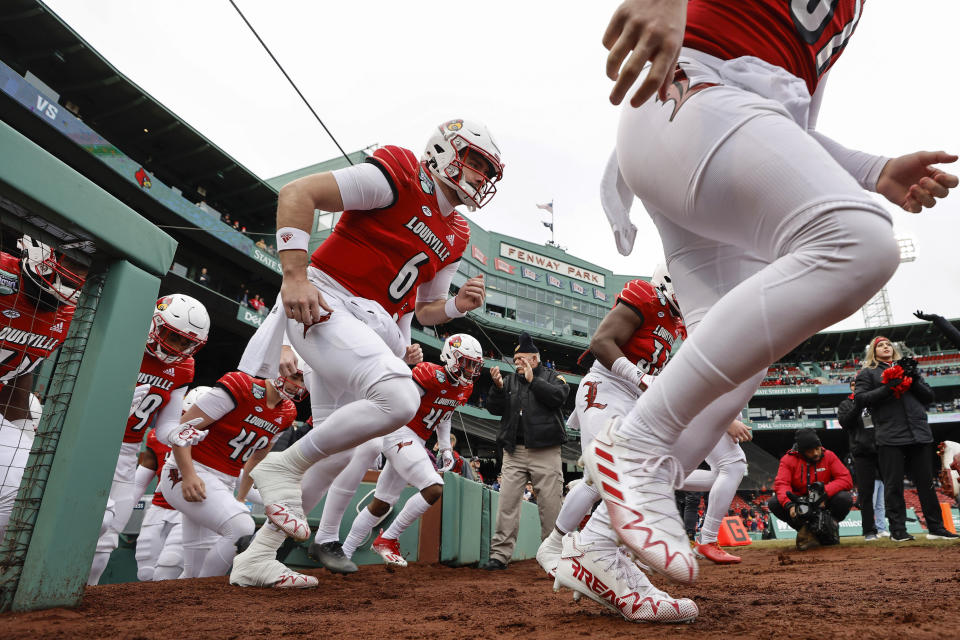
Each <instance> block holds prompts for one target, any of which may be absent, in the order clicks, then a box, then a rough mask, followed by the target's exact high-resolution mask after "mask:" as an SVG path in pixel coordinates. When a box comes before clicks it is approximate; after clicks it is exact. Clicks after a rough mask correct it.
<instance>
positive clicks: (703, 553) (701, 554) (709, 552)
mask: <svg viewBox="0 0 960 640" xmlns="http://www.w3.org/2000/svg"><path fill="white" fill-rule="evenodd" d="M693 553H694V554H696V556H697V557H698V558H706V559H707V560H709V561H710V562H713V563H714V564H738V563H739V562H740V556H735V555H733V554H732V553H727V552H726V551H724V550H723V549H721V548H720V545H719V544H717V543H716V542H706V543H701V544H696V545H694V547H693Z"/></svg>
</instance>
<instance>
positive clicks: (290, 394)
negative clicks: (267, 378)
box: [273, 347, 310, 402]
mask: <svg viewBox="0 0 960 640" xmlns="http://www.w3.org/2000/svg"><path fill="white" fill-rule="evenodd" d="M291 348H292V347H291ZM293 353H294V355H295V356H297V373H299V374H300V377H301V379H300V382H297V381H295V380H293V379H291V378H288V377H286V376H283V375H279V374H278V375H277V377H276V378H274V379H273V386H274V387H275V388H276V390H277V392H278V393H279V394H280V395H281V396H283V397H284V398H287V399H288V400H293V401H294V402H300V401H301V400H303V399H304V398H306V397H307V394H308V392H307V387H306V386H304V384H303V377H304V376H305V375H306V374H307V372H308V371H309V370H310V368H309V367H308V366H307V363H306V361H304V359H303V358H301V357H300V354H299V353H297V352H296V351H294V352H293Z"/></svg>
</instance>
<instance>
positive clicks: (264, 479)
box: [250, 453, 310, 541]
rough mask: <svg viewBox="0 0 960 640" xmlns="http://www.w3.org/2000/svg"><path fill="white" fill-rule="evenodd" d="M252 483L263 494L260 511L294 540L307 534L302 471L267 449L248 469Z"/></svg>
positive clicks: (308, 532)
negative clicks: (258, 460) (255, 464)
mask: <svg viewBox="0 0 960 640" xmlns="http://www.w3.org/2000/svg"><path fill="white" fill-rule="evenodd" d="M250 477H251V478H253V482H254V485H255V486H256V487H257V490H258V491H259V492H260V496H261V497H262V498H263V504H264V513H265V514H266V516H267V518H269V520H270V522H272V523H273V524H275V525H277V526H278V527H280V528H281V529H282V530H283V532H284V533H286V534H287V535H288V536H290V537H291V538H293V539H294V540H298V541H303V540H307V539H309V537H310V525H308V524H307V518H306V516H304V515H303V496H302V490H301V488H300V485H301V483H302V481H303V474H302V473H299V472H297V471H296V470H294V469H292V468H290V466H289V465H288V464H286V463H285V462H284V460H283V458H282V457H280V454H279V453H268V454H267V457H265V458H264V459H263V460H262V461H260V464H258V465H257V466H256V467H254V468H253V470H252V471H251V472H250Z"/></svg>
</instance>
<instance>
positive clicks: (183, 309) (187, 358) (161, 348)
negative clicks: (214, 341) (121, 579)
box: [87, 293, 210, 585]
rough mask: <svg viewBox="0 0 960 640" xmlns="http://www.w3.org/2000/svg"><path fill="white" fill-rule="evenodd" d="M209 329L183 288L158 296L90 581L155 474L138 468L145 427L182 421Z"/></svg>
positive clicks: (162, 426) (97, 577)
mask: <svg viewBox="0 0 960 640" xmlns="http://www.w3.org/2000/svg"><path fill="white" fill-rule="evenodd" d="M209 333H210V316H209V315H207V310H206V308H205V307H204V306H203V304H202V303H200V301H199V300H196V299H194V298H191V297H190V296H186V295H183V294H181V293H174V294H172V295H169V296H164V297H162V298H160V299H159V300H157V306H156V308H155V309H154V312H153V319H152V320H151V323H150V333H149V335H148V337H147V344H146V347H145V348H144V354H143V360H142V361H141V363H140V373H138V374H137V386H138V391H139V392H140V393H141V394H144V395H143V397H142V399H141V400H140V402H139V403H137V404H136V406H135V408H134V409H133V411H132V412H131V414H130V417H129V418H128V419H127V426H126V429H125V431H124V433H123V444H121V445H120V455H119V457H118V459H117V467H116V470H115V471H114V474H113V483H112V484H111V485H110V497H109V499H108V500H107V509H106V511H105V512H104V515H103V524H102V525H101V530H100V537H99V539H98V540H97V549H96V552H95V553H94V556H93V564H92V566H91V568H90V575H89V577H88V578H87V584H89V585H94V584H97V583H99V582H100V576H101V575H103V571H104V569H106V568H107V563H108V562H109V560H110V554H111V553H113V550H114V549H116V548H117V544H118V543H119V536H120V532H121V531H123V528H124V527H125V526H127V521H128V520H129V519H130V515H131V514H132V513H133V507H134V505H136V503H137V502H139V500H140V496H142V495H143V492H144V490H145V489H146V487H147V485H148V484H150V480H152V479H153V472H152V471H151V470H150V469H147V468H140V469H138V468H137V459H138V457H139V453H140V443H141V442H142V441H143V435H144V433H145V431H146V428H147V427H148V426H150V424H151V423H154V421H155V422H156V428H157V429H159V430H160V431H166V430H170V429H172V428H174V427H176V426H177V425H178V424H180V414H181V412H182V407H183V398H184V396H185V395H186V393H187V386H188V385H189V384H190V383H191V382H193V370H194V362H193V356H194V354H195V353H197V351H198V350H199V349H200V348H201V347H202V346H203V345H204V344H206V342H207V336H208V335H209Z"/></svg>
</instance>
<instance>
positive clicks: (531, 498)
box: [523, 482, 537, 504]
mask: <svg viewBox="0 0 960 640" xmlns="http://www.w3.org/2000/svg"><path fill="white" fill-rule="evenodd" d="M523 499H524V500H526V501H527V502H532V503H533V504H537V492H536V491H534V490H533V483H531V482H528V483H527V484H526V485H525V486H524V487H523Z"/></svg>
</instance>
